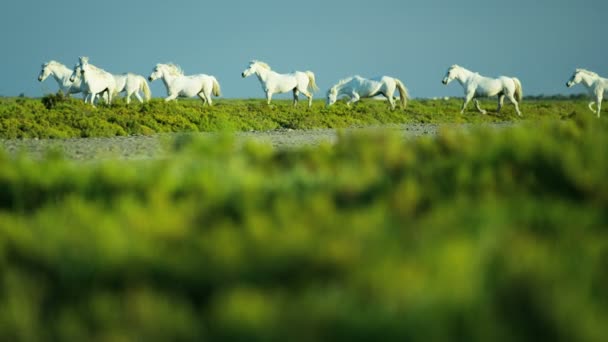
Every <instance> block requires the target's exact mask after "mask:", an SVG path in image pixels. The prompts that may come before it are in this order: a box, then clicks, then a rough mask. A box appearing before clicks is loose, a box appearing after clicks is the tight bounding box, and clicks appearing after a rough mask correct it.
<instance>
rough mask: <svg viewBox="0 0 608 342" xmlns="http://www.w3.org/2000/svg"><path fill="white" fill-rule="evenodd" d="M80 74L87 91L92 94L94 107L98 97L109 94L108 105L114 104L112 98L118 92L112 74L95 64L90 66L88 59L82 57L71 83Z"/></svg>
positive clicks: (73, 73)
mask: <svg viewBox="0 0 608 342" xmlns="http://www.w3.org/2000/svg"><path fill="white" fill-rule="evenodd" d="M78 74H80V76H81V77H82V82H83V83H84V85H85V87H86V91H87V92H88V93H90V94H91V97H90V103H91V104H92V105H95V98H96V97H97V95H102V94H103V93H107V103H108V104H111V103H112V96H113V95H114V93H115V92H116V81H115V80H114V76H112V74H110V73H109V72H107V71H105V70H103V69H101V68H98V67H96V66H94V65H93V64H89V58H88V57H80V59H79V63H78V64H76V66H74V71H73V72H72V76H70V81H72V82H73V81H74V80H75V79H76V77H77V76H78ZM85 103H86V99H85Z"/></svg>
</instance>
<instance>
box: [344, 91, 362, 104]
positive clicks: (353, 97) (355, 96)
mask: <svg viewBox="0 0 608 342" xmlns="http://www.w3.org/2000/svg"><path fill="white" fill-rule="evenodd" d="M360 99H361V98H360V97H359V94H357V93H356V92H353V93H352V94H351V96H350V100H349V101H348V102H346V105H347V106H349V107H350V105H351V104H353V103H355V102H357V101H359V100H360Z"/></svg>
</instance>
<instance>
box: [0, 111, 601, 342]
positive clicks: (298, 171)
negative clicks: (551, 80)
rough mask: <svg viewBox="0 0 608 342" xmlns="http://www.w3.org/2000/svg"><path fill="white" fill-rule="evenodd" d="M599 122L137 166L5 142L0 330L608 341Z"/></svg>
mask: <svg viewBox="0 0 608 342" xmlns="http://www.w3.org/2000/svg"><path fill="white" fill-rule="evenodd" d="M10 101H14V100H10ZM10 101H9V102H10ZM22 105H23V104H22ZM25 105H26V106H27V105H31V106H37V104H35V102H33V101H26V104H25ZM69 105H70V106H74V107H75V108H82V107H78V105H77V104H72V103H70V104H69ZM438 105H440V106H444V105H445V106H448V107H449V108H452V107H455V106H457V103H456V102H454V103H453V104H452V103H447V104H443V103H441V104H438ZM550 105H553V104H550ZM155 106H158V107H159V108H162V110H163V111H166V109H167V108H171V107H170V106H171V105H168V106H165V105H164V104H162V103H159V102H153V103H152V104H150V105H148V107H147V108H155ZM182 106H183V107H184V108H190V109H189V110H191V111H192V112H193V113H194V112H196V113H203V114H197V115H209V113H212V112H213V111H219V112H221V111H222V108H232V107H240V106H242V107H246V106H251V107H252V108H254V109H255V108H258V110H259V112H260V114H259V115H262V114H261V113H264V115H268V116H270V117H273V118H276V117H280V115H282V114H280V113H281V112H282V111H280V110H276V111H274V110H268V109H266V108H265V107H263V106H262V104H261V103H260V102H259V101H226V102H223V103H222V102H220V104H219V105H218V106H217V107H215V108H213V109H211V110H207V109H204V110H201V109H200V108H199V106H197V105H195V104H191V103H188V102H186V103H185V104H181V103H180V104H179V105H175V108H182ZM280 106H281V104H279V108H281V107H280ZM376 106H377V107H376ZM417 106H420V107H421V108H424V109H425V110H428V112H435V110H434V109H433V108H430V107H431V104H430V103H424V102H422V101H421V102H420V103H419V104H416V103H413V104H412V110H413V111H414V112H415V111H416V108H417ZM526 106H528V107H527V109H528V110H529V109H530V108H531V107H532V106H534V104H532V103H528V104H527V105H526ZM560 106H563V107H567V106H572V107H571V108H569V107H567V108H568V109H566V112H568V111H569V110H573V111H575V112H577V113H578V111H579V110H580V109H577V108H578V107H577V106H578V104H573V105H572V104H570V103H565V102H564V103H563V104H560ZM317 107H318V106H317ZM369 107H372V108H381V106H380V105H377V104H376V103H375V102H374V103H364V104H363V106H361V107H359V110H361V109H362V108H369ZM539 108H540V104H539ZM112 109H113V110H115V111H118V109H121V110H122V109H124V107H121V106H117V107H113V108H112ZM524 109H526V107H524ZM344 110H345V109H344V108H342V107H340V106H338V107H336V109H335V111H336V113H333V112H332V113H333V114H332V113H330V114H326V115H330V116H332V117H333V116H339V115H338V114H337V112H342V111H344ZM418 110H419V111H422V109H418ZM539 110H541V109H539ZM79 111H81V110H79ZM91 111H92V112H91V113H93V111H95V110H91ZM96 111H98V112H94V113H95V115H97V114H99V113H100V112H102V113H105V111H106V109H103V108H100V109H98V110H96ZM236 112H240V111H236ZM438 112H440V111H438ZM250 113H255V111H254V110H252V111H251V112H250ZM269 113H270V114H269ZM298 113H301V114H302V116H305V115H304V114H306V116H308V115H309V114H310V113H311V112H307V111H306V110H302V111H301V112H300V111H298ZM312 113H314V111H313V112H312ZM355 113H356V112H354V113H350V112H349V114H348V117H349V118H352V117H356V114H355ZM251 115H256V114H251ZM311 115H316V114H311ZM368 115H369V114H368ZM368 115H363V114H361V116H368ZM408 115H409V116H411V115H413V114H411V112H410V113H406V116H408ZM507 115H509V114H507ZM406 116H404V117H406ZM539 116H540V114H539ZM551 116H552V117H559V116H560V114H557V113H555V114H551ZM446 117H447V116H446ZM450 117H451V116H450ZM454 117H456V115H455V114H454ZM465 117H466V118H468V117H476V118H479V117H481V116H479V115H472V114H467V116H465ZM489 118H492V119H493V117H489ZM269 120H271V119H269ZM475 120H481V119H475ZM484 120H485V119H484ZM252 121H253V120H252ZM313 126H315V125H313ZM607 131H608V123H607V122H606V121H605V120H597V119H596V118H594V117H593V116H592V114H590V113H586V112H584V113H583V114H576V115H573V116H572V117H571V118H570V119H568V120H560V121H556V120H553V121H551V122H540V123H539V122H533V123H527V124H523V125H516V126H514V127H511V128H506V129H502V130H485V129H479V130H473V131H472V132H469V133H463V132H451V131H447V130H446V131H442V132H441V133H440V134H439V135H438V136H437V137H435V138H422V139H417V140H413V141H403V139H401V138H400V137H398V136H393V135H391V134H390V133H378V134H374V133H370V135H364V136H359V135H357V136H348V135H343V136H341V137H340V139H339V141H338V143H337V144H336V145H335V146H332V145H321V146H317V147H309V148H304V149H295V150H291V149H290V150H273V149H272V148H271V147H269V146H267V145H258V144H255V143H247V144H245V145H241V144H237V143H235V142H234V140H233V139H232V138H230V137H229V136H223V135H222V136H221V138H220V139H219V140H218V139H203V140H201V139H197V138H195V137H192V136H190V137H188V138H184V139H182V140H180V141H179V142H176V143H175V147H174V150H173V152H172V153H170V154H169V155H171V156H172V157H171V158H168V159H163V160H149V161H100V162H96V163H85V164H81V163H78V162H75V161H69V160H64V159H62V158H61V157H59V156H57V155H56V154H52V155H50V156H49V157H48V158H45V159H42V160H31V159H29V158H27V157H25V156H18V157H15V158H13V157H10V156H9V155H8V154H2V153H0V166H1V167H0V189H2V190H1V191H0V340H6V341H38V340H58V341H85V340H87V341H88V340H100V341H105V340H108V341H115V340H141V341H146V340H182V341H188V340H192V341H200V340H210V341H222V340H230V341H235V340H236V341H353V340H379V341H386V340H393V341H429V340H458V341H604V340H606V339H607V338H608V326H607V325H606V324H605V322H606V321H608V291H607V288H606V284H608V276H607V275H608V273H607V272H606V270H607V269H608V231H607V228H608V181H607V178H606V175H607V174H608V154H607V153H605V151H604V146H607V145H608V135H607V134H606V132H607Z"/></svg>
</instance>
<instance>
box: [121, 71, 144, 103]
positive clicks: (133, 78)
mask: <svg viewBox="0 0 608 342" xmlns="http://www.w3.org/2000/svg"><path fill="white" fill-rule="evenodd" d="M112 76H113V77H114V81H115V82H116V89H115V92H116V94H120V93H122V92H125V93H126V94H127V104H129V103H131V95H133V94H135V97H136V98H137V99H138V100H139V102H141V103H144V100H143V99H142V98H141V95H140V94H139V92H140V91H141V92H143V93H144V98H145V100H146V101H150V97H152V94H151V93H150V87H149V86H148V82H147V81H146V79H145V78H144V77H143V76H140V75H136V74H132V73H127V74H122V75H112Z"/></svg>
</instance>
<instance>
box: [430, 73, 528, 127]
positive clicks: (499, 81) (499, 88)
mask: <svg viewBox="0 0 608 342" xmlns="http://www.w3.org/2000/svg"><path fill="white" fill-rule="evenodd" d="M454 79H456V80H458V82H459V83H460V85H462V87H463V88H464V95H465V99H464V103H463V105H462V109H461V110H460V113H461V114H462V113H464V110H465V108H466V107H467V104H469V102H470V101H471V100H472V99H475V107H477V110H478V111H479V112H481V113H482V114H486V111H485V110H483V109H481V107H480V106H479V101H477V98H478V97H490V96H497V95H498V109H497V111H498V112H500V109H501V108H502V106H503V103H504V100H505V96H506V97H507V98H508V99H509V101H511V103H513V105H515V111H517V115H519V116H521V112H520V111H519V103H521V101H522V98H523V91H522V88H521V82H520V81H519V80H518V79H517V78H515V77H505V76H501V77H499V78H489V77H484V76H481V75H479V74H478V73H476V72H472V71H469V70H467V69H465V68H463V67H461V66H458V65H452V66H451V67H450V68H449V69H448V72H447V73H446V75H445V77H444V78H443V81H442V83H443V84H446V85H447V84H448V83H450V82H452V80H454Z"/></svg>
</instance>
